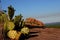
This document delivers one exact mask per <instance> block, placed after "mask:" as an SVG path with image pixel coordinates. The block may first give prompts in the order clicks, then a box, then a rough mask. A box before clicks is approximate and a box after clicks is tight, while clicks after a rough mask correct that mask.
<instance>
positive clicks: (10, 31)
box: [3, 6, 29, 40]
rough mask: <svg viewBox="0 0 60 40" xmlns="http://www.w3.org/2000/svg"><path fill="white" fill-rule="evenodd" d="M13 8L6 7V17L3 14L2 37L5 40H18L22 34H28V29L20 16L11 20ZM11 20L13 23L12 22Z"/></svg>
mask: <svg viewBox="0 0 60 40" xmlns="http://www.w3.org/2000/svg"><path fill="white" fill-rule="evenodd" d="M13 15H14V8H13V7H12V6H9V7H8V15H6V14H3V18H4V21H5V22H4V37H5V40H19V37H21V35H22V34H24V35H25V34H28V33H29V28H28V27H26V26H25V22H24V19H22V17H23V16H22V15H21V14H20V15H17V16H15V18H13ZM12 19H13V21H12Z"/></svg>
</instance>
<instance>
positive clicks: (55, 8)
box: [1, 0, 60, 23]
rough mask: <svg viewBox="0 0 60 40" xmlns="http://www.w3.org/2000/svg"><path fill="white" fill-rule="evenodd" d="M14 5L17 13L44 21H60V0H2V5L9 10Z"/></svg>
mask: <svg viewBox="0 0 60 40" xmlns="http://www.w3.org/2000/svg"><path fill="white" fill-rule="evenodd" d="M9 5H12V6H13V7H14V9H15V10H16V11H15V15H19V14H20V13H21V14H22V15H23V18H28V17H33V18H36V19H37V20H40V21H42V22H44V23H51V22H60V0H1V7H2V9H4V10H8V8H7V7H8V6H9Z"/></svg>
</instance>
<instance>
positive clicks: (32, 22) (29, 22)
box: [25, 18, 45, 27]
mask: <svg viewBox="0 0 60 40" xmlns="http://www.w3.org/2000/svg"><path fill="white" fill-rule="evenodd" d="M25 25H30V26H33V27H34V26H39V27H44V26H45V25H44V23H43V22H41V21H39V20H36V19H34V18H27V19H26V20H25Z"/></svg>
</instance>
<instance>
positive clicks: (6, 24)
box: [4, 22, 15, 30]
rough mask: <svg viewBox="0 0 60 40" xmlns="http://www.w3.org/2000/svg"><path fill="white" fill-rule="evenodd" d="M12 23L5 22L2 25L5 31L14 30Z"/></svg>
mask: <svg viewBox="0 0 60 40" xmlns="http://www.w3.org/2000/svg"><path fill="white" fill-rule="evenodd" d="M14 26H15V25H14V23H13V22H6V23H5V24H4V28H5V29H6V28H7V30H12V29H14Z"/></svg>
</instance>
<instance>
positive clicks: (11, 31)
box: [7, 30, 17, 39]
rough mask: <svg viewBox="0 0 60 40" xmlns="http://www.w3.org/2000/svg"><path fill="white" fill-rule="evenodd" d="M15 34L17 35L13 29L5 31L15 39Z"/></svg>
mask: <svg viewBox="0 0 60 40" xmlns="http://www.w3.org/2000/svg"><path fill="white" fill-rule="evenodd" d="M16 35H17V32H16V31H15V30H10V31H9V32H8V33H7V36H8V37H9V38H11V39H15V38H16Z"/></svg>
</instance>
